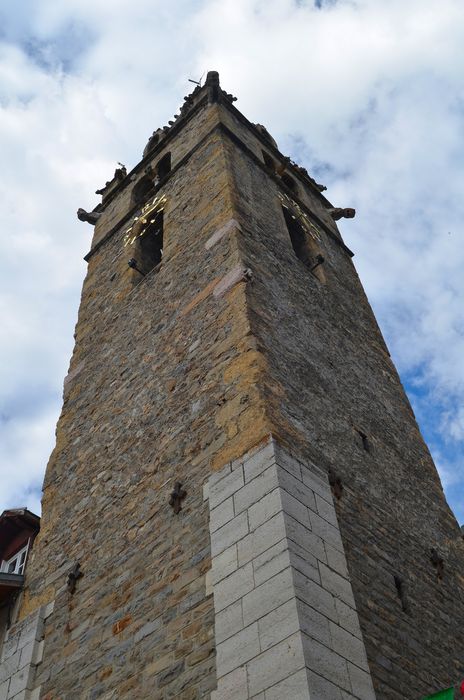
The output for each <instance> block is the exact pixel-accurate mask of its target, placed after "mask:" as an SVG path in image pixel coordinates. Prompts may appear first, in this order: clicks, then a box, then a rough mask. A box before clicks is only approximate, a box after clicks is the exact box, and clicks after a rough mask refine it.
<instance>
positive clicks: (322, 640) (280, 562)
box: [205, 439, 375, 700]
mask: <svg viewBox="0 0 464 700" xmlns="http://www.w3.org/2000/svg"><path fill="white" fill-rule="evenodd" d="M205 492H206V493H209V498H210V508H211V511H210V533H211V551H212V582H213V592H214V608H215V612H216V618H215V635H216V653H217V656H216V667H217V677H218V686H217V690H215V691H213V693H212V695H211V700H249V699H253V700H281V699H282V698H284V697H289V698H292V700H310V698H312V699H314V698H317V700H325V699H326V700H346V699H348V698H357V699H358V700H375V694H374V689H373V685H372V681H371V677H370V672H369V666H368V664H367V658H366V652H365V649H364V642H363V639H362V635H361V630H360V627H359V622H358V617H357V612H356V606H355V602H354V598H353V594H352V591H351V585H350V582H349V579H348V572H347V567H346V561H345V556H344V551H343V545H342V541H341V537H340V533H339V530H338V524H337V518H336V515H335V509H334V506H333V502H332V493H331V490H330V487H329V484H328V481H327V477H326V475H325V474H324V473H323V472H322V471H321V470H320V469H318V468H317V467H316V466H315V465H313V464H309V463H302V462H300V461H298V460H296V459H294V458H293V457H292V456H291V455H289V454H288V453H287V452H286V451H284V450H283V449H282V448H281V447H280V446H279V445H278V444H277V443H276V442H275V441H274V440H273V439H270V440H269V442H268V443H267V444H266V445H264V446H262V447H261V448H259V449H257V450H256V451H254V452H252V453H249V454H247V455H245V456H244V457H243V459H240V460H236V461H234V462H232V463H229V464H227V465H226V466H225V467H224V468H223V469H222V470H221V471H220V472H218V473H216V474H214V475H213V476H212V477H211V478H210V479H209V486H208V488H207V489H205Z"/></svg>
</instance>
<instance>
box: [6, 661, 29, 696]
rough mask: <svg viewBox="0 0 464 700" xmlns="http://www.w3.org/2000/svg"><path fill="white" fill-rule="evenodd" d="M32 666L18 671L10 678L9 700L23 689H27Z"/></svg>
mask: <svg viewBox="0 0 464 700" xmlns="http://www.w3.org/2000/svg"><path fill="white" fill-rule="evenodd" d="M29 673H30V666H27V667H25V668H22V669H20V670H19V671H16V673H14V674H13V675H12V676H11V678H10V687H9V688H8V696H7V697H8V700H9V699H10V698H14V697H15V695H17V694H18V693H20V692H21V691H23V690H27V689H28V686H29Z"/></svg>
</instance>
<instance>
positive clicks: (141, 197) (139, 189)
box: [132, 175, 155, 204]
mask: <svg viewBox="0 0 464 700" xmlns="http://www.w3.org/2000/svg"><path fill="white" fill-rule="evenodd" d="M154 188H155V183H154V182H153V178H152V177H150V176H149V175H145V176H144V177H142V179H141V180H139V181H138V182H137V184H136V185H134V189H133V190H132V204H141V203H142V202H144V201H145V200H146V199H147V198H148V196H149V195H150V194H151V193H152V192H153V190H154Z"/></svg>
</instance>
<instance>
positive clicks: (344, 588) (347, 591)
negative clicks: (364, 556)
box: [319, 563, 356, 609]
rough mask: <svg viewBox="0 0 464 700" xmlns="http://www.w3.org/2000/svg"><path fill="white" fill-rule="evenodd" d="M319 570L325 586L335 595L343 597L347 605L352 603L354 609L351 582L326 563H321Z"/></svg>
mask: <svg viewBox="0 0 464 700" xmlns="http://www.w3.org/2000/svg"><path fill="white" fill-rule="evenodd" d="M319 571H320V572H321V584H322V586H323V588H325V589H326V590H327V591H329V592H330V593H332V594H333V595H334V596H335V597H337V598H341V600H343V601H344V602H345V603H346V604H347V605H350V606H351V607H352V608H353V609H356V605H355V602H354V598H353V591H352V590H351V584H350V582H349V581H348V580H347V579H346V578H343V576H340V575H339V574H337V573H336V572H335V571H332V569H329V568H328V567H327V566H325V564H322V563H319Z"/></svg>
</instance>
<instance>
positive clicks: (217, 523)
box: [209, 496, 235, 532]
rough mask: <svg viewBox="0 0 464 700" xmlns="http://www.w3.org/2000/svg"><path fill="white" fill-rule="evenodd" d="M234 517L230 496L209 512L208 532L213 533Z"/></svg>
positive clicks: (232, 502)
mask: <svg viewBox="0 0 464 700" xmlns="http://www.w3.org/2000/svg"><path fill="white" fill-rule="evenodd" d="M234 516H235V513H234V501H233V498H232V496H230V497H229V498H227V499H226V500H225V501H223V503H221V504H220V505H219V506H217V507H216V508H214V509H213V510H211V511H210V514H209V531H210V532H215V531H216V530H218V529H219V528H220V527H222V526H223V525H225V524H226V523H228V522H229V521H230V520H232V519H233V518H234Z"/></svg>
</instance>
